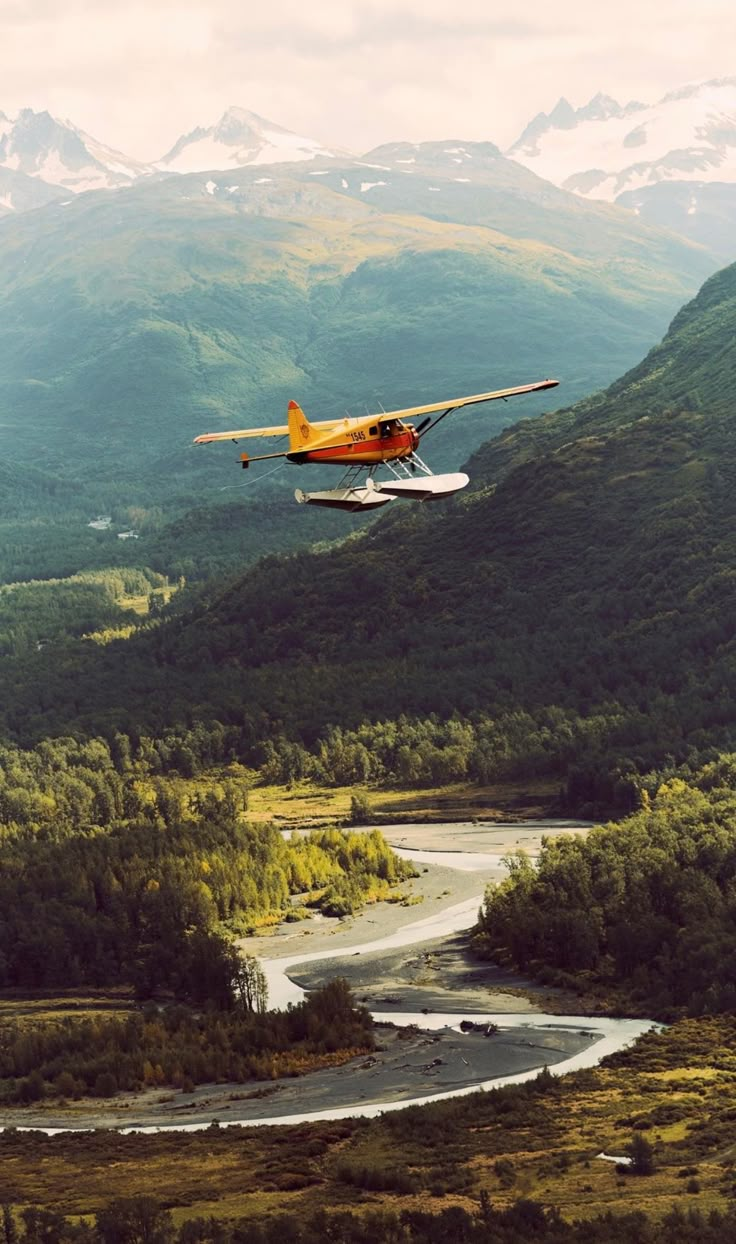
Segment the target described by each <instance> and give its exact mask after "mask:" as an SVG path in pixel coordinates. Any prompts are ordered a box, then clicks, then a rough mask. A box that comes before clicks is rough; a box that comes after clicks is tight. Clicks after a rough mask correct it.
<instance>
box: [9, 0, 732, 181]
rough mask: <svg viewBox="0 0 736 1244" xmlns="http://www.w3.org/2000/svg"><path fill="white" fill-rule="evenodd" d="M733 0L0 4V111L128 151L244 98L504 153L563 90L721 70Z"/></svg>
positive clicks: (272, 108)
mask: <svg viewBox="0 0 736 1244" xmlns="http://www.w3.org/2000/svg"><path fill="white" fill-rule="evenodd" d="M735 36H736V6H734V4H733V0H699V3H698V4H697V6H696V5H695V4H694V3H693V0H656V2H655V0H616V3H615V4H602V3H596V2H595V0H555V3H554V4H550V3H549V2H548V0H515V2H514V0H456V2H455V3H454V4H449V3H448V0H364V2H363V0H311V2H310V0H307V2H305V0H267V2H264V3H257V4H256V3H254V2H253V0H251V3H250V4H249V3H248V0H207V2H204V0H147V2H145V0H64V4H63V5H61V4H59V3H58V0H0V111H2V112H5V113H6V114H9V115H12V114H14V113H15V112H17V110H18V109H19V108H22V107H30V108H34V109H36V110H41V109H44V108H46V109H48V110H49V111H50V112H52V113H53V114H54V115H56V116H59V117H62V118H69V119H70V120H72V121H73V122H74V123H75V124H76V125H78V126H79V127H80V128H82V129H84V130H86V131H88V132H89V133H90V134H92V135H93V136H94V137H95V138H97V139H99V140H100V141H102V142H105V143H107V144H109V145H110V146H113V147H116V148H118V149H119V150H121V151H123V152H124V153H125V154H127V155H129V156H132V157H137V158H139V159H141V160H154V159H157V158H158V157H160V156H162V155H164V154H165V153H166V152H167V151H168V150H169V149H170V148H171V147H172V146H173V144H174V142H175V141H176V139H177V138H178V137H179V136H180V135H181V134H183V133H187V132H189V131H190V130H191V129H193V128H194V127H195V126H197V125H202V126H207V125H212V124H213V123H214V122H215V121H217V120H218V119H219V117H220V116H221V115H222V113H223V112H224V111H225V109H226V108H228V107H229V106H231V105H235V106H238V107H241V108H248V109H251V110H252V111H254V112H257V113H260V114H261V115H262V116H265V117H267V118H269V119H270V120H272V121H275V122H277V123H278V124H280V125H283V126H286V127H287V128H288V129H291V130H294V131H296V132H297V133H300V134H303V135H307V136H309V137H313V138H317V139H319V140H320V141H321V142H323V143H324V144H325V145H328V146H338V147H343V148H345V149H348V150H350V151H353V152H365V151H368V150H369V149H370V148H371V147H373V146H377V145H378V144H380V143H382V142H389V141H398V140H406V141H410V142H418V141H422V140H426V139H433V138H436V139H440V138H460V139H468V140H476V141H478V140H490V141H491V142H495V143H497V144H498V145H499V146H500V147H502V148H506V147H508V146H509V145H510V144H511V143H512V142H513V141H514V139H516V138H517V137H518V136H519V134H520V133H521V131H522V130H523V128H524V126H525V125H526V124H527V122H528V121H530V120H531V119H532V117H533V116H535V115H536V113H538V112H540V111H544V112H549V111H550V110H551V108H552V107H553V106H554V104H555V103H556V102H557V100H558V99H559V98H560V96H562V95H564V96H565V97H566V98H567V99H568V100H569V101H570V102H571V103H572V104H573V105H574V106H576V107H577V106H581V105H582V104H585V103H587V101H588V100H589V99H590V98H591V97H592V96H593V95H595V94H596V93H597V92H599V91H602V92H604V93H605V94H607V95H612V96H613V97H614V98H615V99H617V100H618V101H619V102H620V103H626V102H628V101H629V100H631V99H638V100H640V101H642V102H644V103H654V102H656V101H657V100H658V99H660V98H661V97H662V96H663V95H664V94H666V93H667V92H668V91H670V90H675V89H677V88H678V87H680V86H684V85H686V84H687V83H692V82H700V81H705V80H707V79H709V78H718V77H728V76H734V75H735V74H736V63H735V62H734V60H733V48H734V45H735V44H736V38H735Z"/></svg>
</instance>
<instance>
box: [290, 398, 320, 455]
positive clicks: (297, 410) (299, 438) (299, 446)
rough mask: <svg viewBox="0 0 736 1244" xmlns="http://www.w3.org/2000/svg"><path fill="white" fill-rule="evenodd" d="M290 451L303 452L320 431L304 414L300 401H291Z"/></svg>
mask: <svg viewBox="0 0 736 1244" xmlns="http://www.w3.org/2000/svg"><path fill="white" fill-rule="evenodd" d="M288 421H289V453H292V454H293V453H301V452H303V451H304V450H305V449H309V447H310V444H311V443H312V442H313V441H314V440H316V439H317V437H318V433H317V432H316V431H315V429H314V428H313V427H312V425H311V423H310V422H309V420H308V419H307V416H306V415H305V414H304V411H303V410H302V408H301V406H300V405H299V403H298V402H289V413H288Z"/></svg>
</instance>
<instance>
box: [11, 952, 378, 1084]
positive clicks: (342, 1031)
mask: <svg viewBox="0 0 736 1244" xmlns="http://www.w3.org/2000/svg"><path fill="white" fill-rule="evenodd" d="M234 958H235V960H237V958H238V956H237V954H236V955H235V956H234ZM232 972H233V980H232V982H231V985H232V991H233V992H232V994H231V996H230V999H229V1001H230V1006H229V1008H227V1009H225V1008H224V1007H223V1008H221V1009H218V1010H213V1009H208V1010H204V1011H199V1012H195V1011H192V1010H190V1009H189V1008H187V1007H183V1006H171V1007H165V1008H161V1007H158V1006H156V1005H155V1004H148V1005H147V1006H146V1007H145V1008H144V1009H143V1011H142V1012H133V1013H131V1014H129V1015H128V1016H126V1018H125V1019H120V1018H110V1017H106V1016H102V1015H100V1016H96V1017H94V1018H90V1019H73V1018H72V1019H70V1018H65V1019H62V1020H59V1021H51V1022H46V1023H42V1024H34V1025H32V1026H31V1025H28V1024H18V1023H8V1022H5V1023H0V1101H3V1102H5V1103H23V1104H28V1103H30V1102H36V1101H40V1100H41V1099H42V1098H46V1097H56V1098H62V1099H68V1098H76V1097H81V1096H83V1095H89V1094H94V1095H95V1096H97V1097H112V1096H113V1095H114V1094H115V1093H117V1092H119V1091H125V1092H135V1091H137V1090H139V1089H142V1088H146V1087H149V1088H150V1087H156V1086H170V1087H172V1088H177V1089H181V1090H182V1091H184V1092H190V1091H191V1090H192V1089H193V1088H194V1087H195V1085H197V1084H205V1083H212V1082H220V1083H222V1082H227V1081H232V1082H233V1083H242V1082H243V1081H244V1080H250V1079H255V1080H271V1079H276V1078H277V1077H278V1076H282V1075H299V1074H301V1073H302V1072H304V1071H309V1070H313V1069H314V1068H315V1067H318V1066H320V1065H323V1064H324V1063H325V1062H328V1061H331V1060H332V1059H333V1056H334V1055H335V1054H336V1053H338V1052H339V1053H340V1054H341V1055H342V1057H343V1058H344V1057H346V1056H348V1055H350V1054H359V1053H364V1052H366V1051H368V1050H372V1049H373V1048H374V1038H373V1025H372V1021H371V1018H370V1015H369V1013H368V1011H367V1010H366V1009H365V1008H364V1007H360V1006H357V1005H356V1003H355V1001H354V999H353V997H352V994H351V992H350V989H349V987H348V985H347V983H346V982H345V981H344V980H342V979H340V978H338V979H336V980H333V981H330V982H329V983H328V984H326V985H324V986H322V987H321V988H320V989H317V990H315V991H314V992H312V993H310V994H309V995H308V996H307V998H306V999H305V1000H304V1001H303V1002H300V1003H298V1004H297V1005H296V1006H292V1007H289V1008H288V1009H287V1010H285V1011H266V1010H265V1004H266V989H265V980H264V978H263V973H262V972H261V971H260V968H259V967H258V965H257V963H256V962H255V961H253V960H251V961H248V960H247V959H246V960H245V962H244V963H243V964H240V965H239V964H238V963H237V962H233V964H232ZM227 1001H228V999H227V998H223V1002H224V1003H225V1002H227Z"/></svg>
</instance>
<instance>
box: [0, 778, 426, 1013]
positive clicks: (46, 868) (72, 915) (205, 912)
mask: <svg viewBox="0 0 736 1244" xmlns="http://www.w3.org/2000/svg"><path fill="white" fill-rule="evenodd" d="M85 789H87V788H86V787H85ZM126 796H127V797H128V798H129V800H130V806H127V807H125V806H124V807H123V812H122V815H118V814H117V812H115V814H114V815H113V816H112V818H111V819H110V820H109V821H107V822H106V823H105V824H104V827H100V826H99V825H98V826H96V827H95V826H92V827H90V828H89V829H88V830H87V831H86V832H77V833H75V834H73V835H69V836H63V837H61V838H58V839H57V838H55V836H54V834H53V833H51V834H50V835H49V838H46V837H45V836H43V835H40V836H39V835H37V836H35V837H33V836H29V835H18V834H17V832H16V834H15V836H13V837H9V838H8V839H7V840H6V841H5V842H4V843H3V844H2V847H1V848H0V988H7V987H9V986H20V987H23V988H29V989H37V988H57V987H59V986H64V987H68V986H75V985H80V984H87V985H92V986H103V985H104V986H109V985H115V984H117V983H125V984H133V985H134V987H135V989H136V991H137V993H138V995H139V996H140V997H149V996H151V995H152V994H155V993H157V992H159V991H161V990H164V991H168V992H173V993H174V994H175V995H176V996H177V997H179V998H183V999H190V1000H192V1001H193V1002H195V1003H198V1004H199V1003H203V1002H206V1001H207V1000H208V999H212V1000H213V1001H215V1002H216V1001H217V999H218V998H219V997H220V995H221V992H222V989H221V979H222V970H221V969H220V967H219V966H218V965H219V964H220V963H221V961H222V940H223V939H222V938H220V937H219V936H218V930H220V929H221V928H227V929H228V930H230V931H235V932H241V933H242V932H246V931H248V930H249V929H252V928H253V927H254V926H255V925H257V924H258V923H259V922H261V921H263V920H265V919H268V918H271V919H273V918H276V917H281V916H284V915H288V914H290V913H291V903H290V896H291V895H296V894H302V895H303V896H304V901H305V902H307V903H309V904H311V905H313V906H318V907H320V908H321V909H322V910H324V911H326V912H328V913H332V914H345V913H346V912H348V911H350V910H352V909H354V908H355V907H356V906H357V905H359V904H360V903H362V902H365V901H370V900H374V899H377V898H383V897H386V896H387V895H388V894H389V892H390V888H391V886H393V885H395V884H396V883H397V882H398V881H400V880H401V879H402V878H404V877H407V876H409V875H413V869H412V867H411V865H409V864H407V863H405V862H404V861H402V860H399V859H398V858H397V857H396V856H394V854H393V852H392V851H391V850H390V848H389V847H388V845H387V843H386V842H385V840H384V839H383V838H382V836H381V835H380V834H379V833H378V832H377V831H374V832H372V833H368V834H363V833H347V832H342V831H339V830H323V831H315V832H314V833H312V834H310V835H308V836H307V837H299V838H294V839H293V840H292V841H289V842H286V841H285V840H284V839H283V837H282V836H281V834H280V833H279V832H278V831H277V830H276V829H274V828H273V827H271V826H266V825H250V824H248V823H246V822H245V821H244V820H243V814H242V801H241V788H240V787H239V786H238V784H237V783H236V782H234V781H233V782H230V783H229V784H227V783H226V784H225V787H224V789H223V788H220V789H209V790H203V791H201V792H197V791H195V792H190V793H189V794H188V796H185V794H184V793H183V792H182V791H180V790H176V789H174V788H172V786H171V785H169V784H166V783H164V782H162V783H160V784H159V785H158V786H156V785H155V784H151V785H149V786H147V787H146V786H143V787H142V788H141V787H140V786H139V785H138V784H137V783H135V782H134V783H132V784H128V785H126V786H124V788H123V800H125V798H126Z"/></svg>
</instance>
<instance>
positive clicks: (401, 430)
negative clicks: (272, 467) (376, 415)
mask: <svg viewBox="0 0 736 1244" xmlns="http://www.w3.org/2000/svg"><path fill="white" fill-rule="evenodd" d="M333 439H334V440H339V444H336V445H325V446H324V447H323V448H321V449H301V450H297V451H296V452H290V453H288V454H287V459H288V461H289V462H295V463H304V462H331V463H334V464H335V465H336V466H357V465H359V464H363V465H366V466H368V465H370V464H372V463H376V464H378V463H381V462H396V461H398V460H401V459H404V458H410V457H411V455H412V454H413V453H414V452H415V450H416V449H417V448H418V446H419V436H418V434H417V432H416V431H415V430H414V428H413V427H411V426H407V425H406V424H403V423H400V422H399V421H398V420H397V421H396V422H395V424H392V423H389V424H387V423H375V424H368V423H361V424H360V425H359V426H357V427H354V428H346V429H344V430H343V429H340V430H339V432H336V433H335V434H334V435H333Z"/></svg>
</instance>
